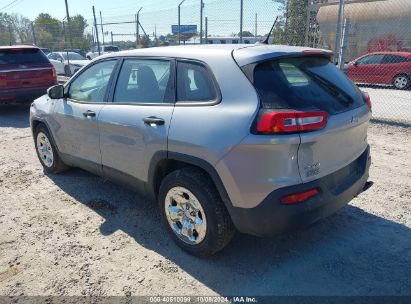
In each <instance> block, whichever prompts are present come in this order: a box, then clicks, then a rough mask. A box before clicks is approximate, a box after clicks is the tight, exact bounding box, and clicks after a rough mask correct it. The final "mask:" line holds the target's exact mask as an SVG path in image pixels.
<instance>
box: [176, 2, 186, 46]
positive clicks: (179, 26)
mask: <svg viewBox="0 0 411 304" xmlns="http://www.w3.org/2000/svg"><path fill="white" fill-rule="evenodd" d="M184 1H186V0H183V1H181V2H180V4H179V5H178V44H181V39H180V32H181V29H180V28H181V5H182V4H183V3H184Z"/></svg>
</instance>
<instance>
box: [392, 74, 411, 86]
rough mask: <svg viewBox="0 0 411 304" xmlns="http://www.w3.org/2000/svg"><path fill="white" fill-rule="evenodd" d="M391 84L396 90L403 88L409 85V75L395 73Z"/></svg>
mask: <svg viewBox="0 0 411 304" xmlns="http://www.w3.org/2000/svg"><path fill="white" fill-rule="evenodd" d="M392 84H393V85H394V87H395V88H396V89H397V90H405V89H407V88H408V87H409V86H410V77H409V76H407V75H404V74H402V75H397V76H395V78H394V80H393V81H392Z"/></svg>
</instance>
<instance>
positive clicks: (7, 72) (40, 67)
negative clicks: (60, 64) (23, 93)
mask: <svg viewBox="0 0 411 304" xmlns="http://www.w3.org/2000/svg"><path fill="white" fill-rule="evenodd" d="M55 82H56V74H55V71H54V68H53V66H52V64H51V63H50V61H49V60H48V59H47V57H46V56H45V55H44V53H43V52H42V51H40V49H38V48H27V47H23V48H0V91H5V90H16V89H20V90H25V89H29V88H42V87H44V88H46V87H49V86H52V85H53V84H55Z"/></svg>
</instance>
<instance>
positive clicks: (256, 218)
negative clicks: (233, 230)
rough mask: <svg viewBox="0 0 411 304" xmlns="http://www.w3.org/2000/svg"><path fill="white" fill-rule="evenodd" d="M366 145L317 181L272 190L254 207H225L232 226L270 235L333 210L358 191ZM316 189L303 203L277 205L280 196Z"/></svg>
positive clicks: (365, 176)
mask: <svg viewBox="0 0 411 304" xmlns="http://www.w3.org/2000/svg"><path fill="white" fill-rule="evenodd" d="M369 155H370V148H369V147H368V148H367V149H366V150H365V151H364V153H363V154H362V155H361V156H360V157H359V158H358V159H356V160H355V161H354V162H352V163H351V164H349V165H347V166H346V167H344V168H342V169H341V170H339V171H337V172H334V173H332V174H330V175H327V176H324V177H322V178H320V179H318V180H315V181H312V182H309V183H305V184H300V185H294V186H290V187H284V188H281V189H278V190H276V191H273V192H272V193H270V194H269V195H268V196H267V197H266V198H265V199H264V200H263V202H261V204H259V205H258V206H257V207H255V208H236V207H231V208H229V212H230V215H231V218H232V220H233V222H234V225H235V226H236V227H237V229H238V230H239V231H241V232H244V233H248V234H253V235H257V236H273V235H276V234H280V233H283V232H288V231H293V230H297V229H301V228H304V227H307V226H309V225H311V224H313V223H314V222H316V221H318V220H320V219H322V218H324V217H326V216H329V215H331V214H333V213H335V212H336V211H337V210H339V209H341V208H342V207H344V206H345V205H347V204H348V202H350V201H351V200H352V199H353V198H354V197H355V196H357V195H358V194H359V193H361V192H362V190H363V188H364V186H365V184H366V182H367V179H368V176H369V173H368V172H369V167H370V163H371V159H370V157H369ZM314 187H316V188H318V190H319V193H318V194H317V195H315V196H314V197H312V198H310V199H308V200H306V201H305V202H303V203H300V204H295V205H283V204H281V198H282V197H284V196H286V195H289V194H293V193H297V192H304V191H307V190H309V189H312V188H314Z"/></svg>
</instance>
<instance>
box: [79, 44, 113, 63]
mask: <svg viewBox="0 0 411 304" xmlns="http://www.w3.org/2000/svg"><path fill="white" fill-rule="evenodd" d="M119 51H120V48H119V47H118V46H115V45H102V46H100V55H103V54H108V53H114V52H119ZM98 56H99V53H98V47H97V46H96V47H94V49H93V51H91V52H88V53H87V55H86V57H87V59H89V60H92V59H94V58H96V57H98Z"/></svg>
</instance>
